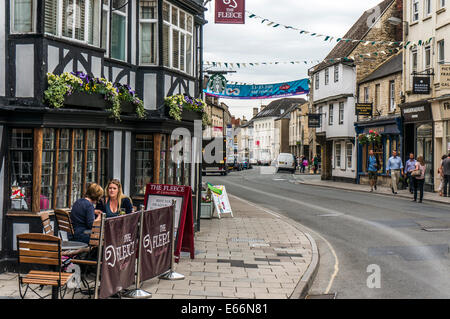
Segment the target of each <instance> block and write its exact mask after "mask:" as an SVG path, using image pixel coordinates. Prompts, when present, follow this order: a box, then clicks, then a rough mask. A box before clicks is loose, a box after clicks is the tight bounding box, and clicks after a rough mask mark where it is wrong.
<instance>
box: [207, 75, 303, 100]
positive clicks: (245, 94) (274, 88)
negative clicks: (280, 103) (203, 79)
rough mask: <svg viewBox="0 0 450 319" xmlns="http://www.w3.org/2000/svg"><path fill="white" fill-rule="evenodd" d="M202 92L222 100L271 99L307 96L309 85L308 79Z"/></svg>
mask: <svg viewBox="0 0 450 319" xmlns="http://www.w3.org/2000/svg"><path fill="white" fill-rule="evenodd" d="M204 92H205V94H206V95H209V96H215V97H219V98H224V99H272V98H278V97H287V96H293V95H301V94H308V93H309V84H308V79H302V80H298V81H292V82H284V83H275V84H261V85H238V84H227V86H226V87H225V90H224V91H222V92H213V91H212V90H211V88H210V87H209V86H208V88H207V89H206V90H204Z"/></svg>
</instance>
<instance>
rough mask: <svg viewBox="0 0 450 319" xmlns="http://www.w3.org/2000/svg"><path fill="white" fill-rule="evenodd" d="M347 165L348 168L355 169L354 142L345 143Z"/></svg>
mask: <svg viewBox="0 0 450 319" xmlns="http://www.w3.org/2000/svg"><path fill="white" fill-rule="evenodd" d="M349 146H350V154H349ZM349 164H350V165H349ZM345 165H346V166H347V169H353V144H352V143H346V144H345Z"/></svg>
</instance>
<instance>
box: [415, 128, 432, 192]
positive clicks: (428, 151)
mask: <svg viewBox="0 0 450 319" xmlns="http://www.w3.org/2000/svg"><path fill="white" fill-rule="evenodd" d="M416 136H417V146H416V149H417V154H416V156H423V159H424V161H425V164H426V171H425V183H427V184H432V183H433V169H432V168H433V126H432V125H431V124H422V125H420V126H419V127H418V128H417V133H416Z"/></svg>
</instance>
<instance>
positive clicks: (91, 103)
mask: <svg viewBox="0 0 450 319" xmlns="http://www.w3.org/2000/svg"><path fill="white" fill-rule="evenodd" d="M64 104H65V105H66V107H73V108H83V109H93V110H104V109H106V108H108V107H110V102H109V101H107V100H105V98H104V96H103V95H102V94H88V93H82V92H74V93H73V94H71V95H69V96H66V97H65V98H64Z"/></svg>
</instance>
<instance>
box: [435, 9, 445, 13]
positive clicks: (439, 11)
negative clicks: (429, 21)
mask: <svg viewBox="0 0 450 319" xmlns="http://www.w3.org/2000/svg"><path fill="white" fill-rule="evenodd" d="M445 11H446V9H445V8H440V9H439V10H437V11H436V14H441V13H443V12H445Z"/></svg>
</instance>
